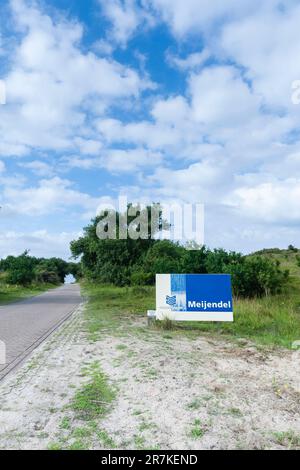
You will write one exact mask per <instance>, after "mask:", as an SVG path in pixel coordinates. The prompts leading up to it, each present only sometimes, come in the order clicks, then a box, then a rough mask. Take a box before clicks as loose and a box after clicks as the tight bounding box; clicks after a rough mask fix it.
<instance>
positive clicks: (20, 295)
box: [0, 282, 58, 305]
mask: <svg viewBox="0 0 300 470" xmlns="http://www.w3.org/2000/svg"><path fill="white" fill-rule="evenodd" d="M55 287H58V286H57V285H53V284H36V285H31V286H28V287H23V286H11V285H8V284H3V283H1V282H0V305H6V304H10V303H12V302H17V301H18V300H23V299H26V298H28V297H33V296H35V295H38V294H41V293H42V292H45V291H47V290H49V289H53V288H55Z"/></svg>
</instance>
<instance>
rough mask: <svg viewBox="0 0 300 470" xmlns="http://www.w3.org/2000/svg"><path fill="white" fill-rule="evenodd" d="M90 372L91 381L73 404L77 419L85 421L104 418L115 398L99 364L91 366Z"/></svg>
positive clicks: (78, 394) (78, 393)
mask: <svg viewBox="0 0 300 470" xmlns="http://www.w3.org/2000/svg"><path fill="white" fill-rule="evenodd" d="M89 372H90V373H89V381H88V382H87V383H86V384H84V385H83V386H82V388H80V389H79V390H78V391H77V392H76V394H75V397H74V399H73V402H72V404H71V408H72V410H73V412H74V415H75V418H76V419H79V420H84V421H92V420H94V419H96V418H101V417H103V416H104V415H105V414H106V412H107V411H108V410H109V405H110V403H111V402H112V401H113V399H114V397H115V392H114V391H113V390H112V389H111V387H110V386H109V384H108V382H107V378H106V376H105V375H104V374H103V372H102V371H101V370H100V367H99V364H98V363H97V362H95V363H93V364H92V365H91V366H90V368H89Z"/></svg>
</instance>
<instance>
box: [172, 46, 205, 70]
mask: <svg viewBox="0 0 300 470" xmlns="http://www.w3.org/2000/svg"><path fill="white" fill-rule="evenodd" d="M209 57H210V52H209V50H208V49H204V50H203V51H201V52H194V53H192V54H189V55H188V56H187V57H185V58H184V59H183V58H181V57H177V56H175V55H171V54H167V61H168V63H169V64H170V65H172V66H174V67H176V68H178V69H180V70H183V71H186V70H189V69H197V68H199V67H201V66H203V64H204V63H205V62H206V60H207V59H208V58H209Z"/></svg>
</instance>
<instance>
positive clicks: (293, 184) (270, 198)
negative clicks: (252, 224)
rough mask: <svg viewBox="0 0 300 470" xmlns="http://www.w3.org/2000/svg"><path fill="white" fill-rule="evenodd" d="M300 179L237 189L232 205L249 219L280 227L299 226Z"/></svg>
mask: <svg viewBox="0 0 300 470" xmlns="http://www.w3.org/2000/svg"><path fill="white" fill-rule="evenodd" d="M299 198H300V178H293V177H290V178H288V179H286V180H277V181H276V180H275V181H273V182H266V183H262V184H258V185H256V186H253V187H241V188H237V189H236V190H235V191H234V192H233V195H232V197H231V201H232V202H231V204H232V205H233V207H235V208H236V209H237V211H238V212H240V213H243V214H246V215H247V217H248V218H254V219H255V220H261V221H263V222H272V223H275V222H276V223H277V224H279V225H285V224H290V223H294V224H295V223H297V225H298V224H299V220H300V206H299V203H298V201H299Z"/></svg>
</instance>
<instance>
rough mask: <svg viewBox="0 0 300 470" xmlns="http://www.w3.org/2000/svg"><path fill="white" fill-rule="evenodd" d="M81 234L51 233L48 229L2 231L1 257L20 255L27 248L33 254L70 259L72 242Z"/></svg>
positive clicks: (0, 234) (0, 241)
mask: <svg viewBox="0 0 300 470" xmlns="http://www.w3.org/2000/svg"><path fill="white" fill-rule="evenodd" d="M79 236H80V232H58V233H55V232H54V233H53V232H52V233H49V231H47V229H40V230H36V231H29V232H16V231H13V230H9V231H7V232H5V233H0V258H5V257H6V256H8V255H13V256H18V255H20V254H21V253H23V252H24V251H25V250H30V254H31V255H32V256H37V257H49V258H50V257H52V256H58V257H61V258H63V259H65V260H68V259H69V258H70V256H71V253H70V250H69V246H70V242H71V241H72V240H76V239H77V238H78V237H79Z"/></svg>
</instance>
